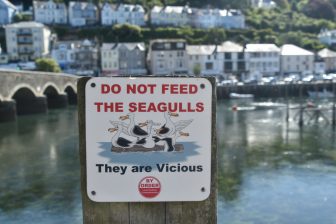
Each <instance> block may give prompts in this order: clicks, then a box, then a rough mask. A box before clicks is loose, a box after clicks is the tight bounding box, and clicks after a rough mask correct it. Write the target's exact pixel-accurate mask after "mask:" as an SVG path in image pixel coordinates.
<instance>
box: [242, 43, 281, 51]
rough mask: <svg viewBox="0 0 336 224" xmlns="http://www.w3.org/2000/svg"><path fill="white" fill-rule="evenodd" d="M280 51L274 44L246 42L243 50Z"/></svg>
mask: <svg viewBox="0 0 336 224" xmlns="http://www.w3.org/2000/svg"><path fill="white" fill-rule="evenodd" d="M274 51H280V48H278V47H277V46H276V45H275V44H247V45H246V47H245V52H274Z"/></svg>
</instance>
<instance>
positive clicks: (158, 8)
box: [151, 6, 192, 14]
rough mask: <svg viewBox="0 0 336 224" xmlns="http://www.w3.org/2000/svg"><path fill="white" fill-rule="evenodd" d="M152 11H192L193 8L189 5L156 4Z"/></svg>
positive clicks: (179, 12)
mask: <svg viewBox="0 0 336 224" xmlns="http://www.w3.org/2000/svg"><path fill="white" fill-rule="evenodd" d="M151 12H156V13H159V12H164V13H177V14H181V13H192V9H191V8H189V6H165V7H161V6H154V7H153V8H152V10H151Z"/></svg>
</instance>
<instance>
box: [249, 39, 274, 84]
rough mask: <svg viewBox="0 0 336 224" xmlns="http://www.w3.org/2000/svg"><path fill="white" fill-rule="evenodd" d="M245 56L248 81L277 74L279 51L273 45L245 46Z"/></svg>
mask: <svg viewBox="0 0 336 224" xmlns="http://www.w3.org/2000/svg"><path fill="white" fill-rule="evenodd" d="M245 54H246V55H245V57H246V65H247V66H246V67H247V70H248V71H249V75H250V77H249V78H250V79H256V80H259V79H260V78H261V77H263V76H274V75H278V74H279V72H280V49H279V48H278V47H277V46H276V45H275V44H247V45H246V47H245Z"/></svg>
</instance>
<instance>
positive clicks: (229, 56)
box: [224, 53, 232, 60]
mask: <svg viewBox="0 0 336 224" xmlns="http://www.w3.org/2000/svg"><path fill="white" fill-rule="evenodd" d="M224 57H225V59H226V60H231V58H232V57H231V53H225V54H224Z"/></svg>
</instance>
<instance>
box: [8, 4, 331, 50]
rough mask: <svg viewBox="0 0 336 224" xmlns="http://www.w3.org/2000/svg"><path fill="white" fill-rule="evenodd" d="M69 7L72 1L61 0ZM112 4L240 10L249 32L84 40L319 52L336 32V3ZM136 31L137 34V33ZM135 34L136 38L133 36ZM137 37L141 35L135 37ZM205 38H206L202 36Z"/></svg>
mask: <svg viewBox="0 0 336 224" xmlns="http://www.w3.org/2000/svg"><path fill="white" fill-rule="evenodd" d="M57 1H58V2H65V3H68V2H69V0H57ZM105 1H106V0H93V2H95V3H103V2H105ZM108 1H109V2H112V3H120V2H123V3H131V4H141V5H143V6H144V7H145V8H146V9H147V10H148V9H150V8H151V7H152V6H153V5H164V4H166V5H185V4H189V5H190V6H191V7H219V8H239V9H241V10H242V11H243V12H244V14H245V15H246V24H247V26H248V28H247V29H245V30H224V29H212V32H214V33H216V35H214V36H216V38H212V37H211V36H210V35H207V32H203V31H200V30H192V29H190V28H162V29H148V28H142V29H140V28H135V29H134V28H129V27H127V26H124V27H123V28H122V30H123V32H126V33H127V34H128V35H127V37H126V38H125V36H124V35H123V32H117V34H118V35H116V34H115V32H116V31H115V30H112V31H111V30H109V29H106V28H98V29H96V30H93V31H96V32H91V33H88V32H87V30H88V29H83V30H82V31H80V30H78V31H77V33H79V34H80V37H82V38H83V37H91V38H92V34H95V37H97V38H98V39H101V40H112V39H113V38H114V39H115V38H119V40H121V39H129V40H131V41H137V40H139V41H140V40H141V41H146V42H147V41H148V40H149V39H151V38H156V37H162V36H163V37H184V36H185V38H186V39H187V40H188V42H190V43H193V44H202V43H203V44H204V43H210V42H211V41H212V40H217V41H220V40H222V39H224V38H225V39H230V40H233V41H236V42H238V43H241V44H244V43H258V42H264V43H275V44H277V45H282V44H285V43H291V44H296V45H298V46H300V47H304V48H306V49H309V50H319V49H321V48H323V47H325V46H324V45H322V44H321V43H319V41H318V40H317V34H318V33H319V32H320V30H321V29H322V28H328V29H336V23H335V18H336V10H335V8H336V0H273V1H275V2H276V3H277V5H278V7H276V8H275V9H272V10H264V9H253V8H251V7H250V0H234V1H233V0H206V1H205V0H162V1H161V0H125V1H121V0H108ZM12 2H15V3H19V2H24V3H25V4H26V5H27V6H29V4H30V5H31V2H32V1H18V0H16V1H14V0H13V1H12ZM134 30H135V31H134ZM56 32H57V33H58V34H60V36H61V37H62V36H63V35H62V34H65V36H67V34H68V33H70V34H71V32H68V29H67V28H61V29H56ZM129 33H131V34H132V35H129ZM134 34H137V35H134ZM202 35H203V36H202Z"/></svg>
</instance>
